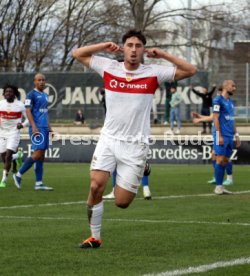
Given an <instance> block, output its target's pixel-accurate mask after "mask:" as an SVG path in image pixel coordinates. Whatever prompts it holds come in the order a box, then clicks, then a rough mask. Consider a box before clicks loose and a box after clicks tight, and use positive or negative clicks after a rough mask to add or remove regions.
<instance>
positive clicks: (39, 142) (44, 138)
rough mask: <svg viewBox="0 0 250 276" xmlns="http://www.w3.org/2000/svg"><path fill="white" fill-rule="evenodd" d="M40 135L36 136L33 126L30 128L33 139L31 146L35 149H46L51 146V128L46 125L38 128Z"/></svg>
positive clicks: (31, 138)
mask: <svg viewBox="0 0 250 276" xmlns="http://www.w3.org/2000/svg"><path fill="white" fill-rule="evenodd" d="M38 132H39V135H37V136H35V135H33V133H32V128H31V127H30V128H29V135H30V140H31V144H32V146H31V148H32V149H33V150H46V149H48V148H49V129H48V128H47V127H46V128H45V127H44V128H38Z"/></svg>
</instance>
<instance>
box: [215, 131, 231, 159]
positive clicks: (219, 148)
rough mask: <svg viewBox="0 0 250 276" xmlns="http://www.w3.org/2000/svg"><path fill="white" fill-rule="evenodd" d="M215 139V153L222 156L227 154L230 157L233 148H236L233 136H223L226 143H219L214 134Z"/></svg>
mask: <svg viewBox="0 0 250 276" xmlns="http://www.w3.org/2000/svg"><path fill="white" fill-rule="evenodd" d="M213 139H214V146H213V149H214V151H215V154H216V155H221V156H226V157H228V158H230V157H231V155H232V153H233V148H234V140H233V137H227V136H224V137H223V139H224V145H217V144H216V137H215V136H213Z"/></svg>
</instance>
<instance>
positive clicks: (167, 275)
mask: <svg viewBox="0 0 250 276" xmlns="http://www.w3.org/2000/svg"><path fill="white" fill-rule="evenodd" d="M245 264H250V257H246V258H239V259H234V260H230V261H221V262H216V263H212V264H206V265H200V266H191V267H188V268H184V269H178V270H173V271H166V272H162V273H157V274H144V275H143V276H179V275H187V274H190V273H202V272H207V271H210V270H213V269H217V268H222V267H232V266H236V265H245Z"/></svg>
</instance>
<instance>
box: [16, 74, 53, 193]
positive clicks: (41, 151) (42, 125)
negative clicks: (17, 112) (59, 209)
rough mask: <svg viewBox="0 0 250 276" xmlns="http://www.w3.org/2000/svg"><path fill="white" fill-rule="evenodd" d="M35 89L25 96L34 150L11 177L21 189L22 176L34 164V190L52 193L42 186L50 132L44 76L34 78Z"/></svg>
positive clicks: (39, 75)
mask: <svg viewBox="0 0 250 276" xmlns="http://www.w3.org/2000/svg"><path fill="white" fill-rule="evenodd" d="M34 84H35V88H34V89H33V90H32V91H30V92H29V93H28V94H27V97H26V100H25V107H26V114H27V117H28V119H29V122H30V128H29V134H30V139H31V143H32V149H33V150H34V151H33V153H32V155H31V157H28V158H27V159H26V161H25V162H24V164H23V166H22V167H21V168H20V169H19V171H18V172H17V173H16V174H14V175H13V178H14V182H15V185H16V187H17V188H18V189H21V180H22V175H23V174H24V173H25V172H26V171H27V170H29V169H30V168H31V167H32V165H33V164H34V163H35V175H36V183H35V187H34V188H35V190H42V191H52V190H53V188H51V187H48V186H46V185H44V184H43V181H42V178H43V163H44V157H45V151H46V149H48V147H49V132H52V130H51V127H50V124H49V116H48V95H47V93H45V92H44V88H45V76H44V75H43V74H41V73H38V74H36V75H35V77H34Z"/></svg>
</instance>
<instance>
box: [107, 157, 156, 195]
mask: <svg viewBox="0 0 250 276" xmlns="http://www.w3.org/2000/svg"><path fill="white" fill-rule="evenodd" d="M150 173H151V166H150V164H149V163H148V161H147V162H146V166H145V170H144V175H143V177H142V180H141V184H142V187H143V197H144V199H146V200H150V199H152V195H151V192H150V189H149V181H148V176H149V175H150ZM116 175H117V172H116V170H115V171H114V172H113V173H112V191H111V192H110V193H109V194H107V195H105V196H103V197H102V198H103V199H114V198H115V185H116Z"/></svg>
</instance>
